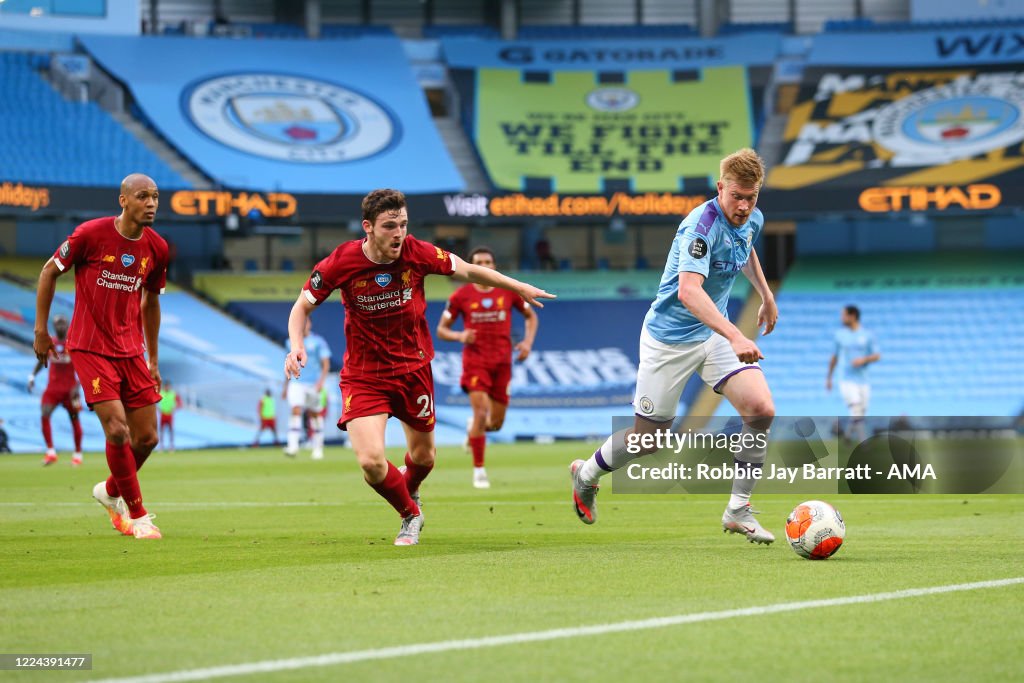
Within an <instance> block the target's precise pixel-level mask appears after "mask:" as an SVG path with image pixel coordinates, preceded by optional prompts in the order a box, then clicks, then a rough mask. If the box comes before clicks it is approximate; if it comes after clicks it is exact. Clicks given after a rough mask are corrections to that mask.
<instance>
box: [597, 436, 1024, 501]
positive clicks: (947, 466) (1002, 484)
mask: <svg viewBox="0 0 1024 683" xmlns="http://www.w3.org/2000/svg"><path fill="white" fill-rule="evenodd" d="M614 422H615V424H614V427H615V431H616V432H617V433H619V434H620V438H623V439H624V444H625V448H626V451H627V453H629V454H631V455H634V456H636V459H635V460H633V461H631V462H629V463H628V464H626V465H625V466H624V467H621V468H620V469H618V470H616V472H615V474H614V475H613V491H614V492H615V493H714V494H721V493H728V492H729V490H730V489H731V487H732V482H733V480H734V479H735V478H736V477H751V478H755V479H757V480H759V483H758V489H757V490H758V493H802V494H807V495H825V494H833V493H957V494H969V493H1022V492H1024V458H1022V452H1024V451H1022V448H1021V445H1022V443H1024V439H1022V433H1021V426H1020V424H1018V421H1017V420H1016V419H1015V418H1007V417H906V416H900V417H881V418H868V419H867V420H866V421H865V422H864V423H863V424H860V425H858V424H856V423H854V424H851V423H849V421H848V419H847V418H838V417H776V418H775V420H774V422H773V424H772V428H771V430H770V431H769V432H768V433H765V432H759V431H756V430H746V429H743V428H742V426H743V425H742V422H741V421H740V420H739V418H692V417H691V418H686V419H685V420H684V419H683V418H680V419H677V420H676V421H675V422H674V423H673V425H672V426H671V428H665V429H657V430H652V431H650V432H646V433H630V434H624V433H622V430H623V429H625V428H626V427H632V425H633V418H632V417H622V418H615V420H614ZM757 450H761V451H765V450H766V451H767V455H766V458H765V461H764V464H763V466H761V467H749V466H748V465H747V464H746V463H745V462H744V461H745V459H746V458H745V454H746V453H749V452H751V451H757Z"/></svg>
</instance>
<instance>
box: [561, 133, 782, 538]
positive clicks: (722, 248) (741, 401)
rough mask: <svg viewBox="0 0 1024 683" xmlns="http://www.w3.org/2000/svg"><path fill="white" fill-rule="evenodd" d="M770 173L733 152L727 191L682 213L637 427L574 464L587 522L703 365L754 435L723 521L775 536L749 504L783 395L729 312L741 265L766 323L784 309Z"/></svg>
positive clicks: (646, 351) (740, 458)
mask: <svg viewBox="0 0 1024 683" xmlns="http://www.w3.org/2000/svg"><path fill="white" fill-rule="evenodd" d="M764 173H765V171H764V161H763V160H762V159H761V157H759V156H758V155H757V152H755V151H754V150H752V149H741V150H739V151H738V152H736V153H734V154H730V155H729V156H727V157H726V158H725V159H723V160H722V163H721V167H720V180H719V181H718V196H717V197H716V198H714V199H712V200H710V201H707V202H704V203H703V204H701V205H700V206H699V207H697V208H696V209H694V210H693V211H692V212H691V213H690V215H688V216H687V217H686V218H685V219H683V222H682V223H680V225H679V230H678V232H677V233H676V237H675V239H674V240H673V241H672V248H671V249H670V250H669V254H668V260H667V262H666V264H665V272H664V273H663V274H662V276H661V285H660V287H659V289H658V296H657V298H656V299H655V300H654V303H653V304H651V309H650V310H649V311H648V312H647V317H646V318H645V319H644V324H643V328H642V329H641V331H640V368H639V370H638V371H637V378H636V394H635V396H634V398H633V409H634V412H635V415H636V417H635V420H634V424H633V427H631V428H629V429H624V430H622V431H620V432H617V433H615V434H613V435H612V436H610V437H608V440H607V441H605V442H604V444H603V445H602V446H601V447H600V448H599V449H598V450H597V451H596V452H595V453H594V454H593V455H592V456H591V457H590V458H589V459H588V460H586V461H583V460H575V461H574V462H573V463H572V465H570V468H569V469H570V472H571V473H572V483H573V505H574V507H575V509H576V514H577V515H578V516H579V518H580V521H582V522H583V523H585V524H593V523H594V521H595V520H596V519H597V506H596V502H597V498H596V496H597V491H598V479H600V478H601V477H602V476H604V475H605V474H607V473H609V472H613V471H615V470H617V469H618V468H620V467H622V466H623V465H625V464H626V463H627V462H629V460H631V459H633V458H634V457H637V455H642V454H644V453H649V452H651V451H650V450H641V451H640V453H630V452H628V451H627V446H626V439H627V438H628V437H629V435H630V434H633V433H637V434H644V433H652V432H654V431H656V430H665V429H669V428H671V425H672V420H673V418H674V417H675V413H676V408H677V406H678V405H679V397H680V395H681V394H682V391H683V387H684V386H685V384H686V381H687V380H688V379H689V378H690V375H692V374H693V373H694V372H697V373H699V374H700V377H701V379H703V380H704V382H705V383H706V384H708V386H711V387H713V388H714V390H715V391H716V392H718V393H720V394H724V395H725V397H726V398H727V399H728V400H729V402H730V403H732V405H733V407H735V408H736V410H737V412H739V414H740V415H741V416H742V418H743V423H744V424H743V432H744V433H745V436H744V441H745V442H746V443H753V444H755V446H754V447H753V448H749V449H746V450H744V451H742V452H741V453H738V454H737V455H736V464H737V468H736V469H737V472H738V473H742V474H744V475H746V476H737V477H736V478H735V479H734V481H733V487H732V495H731V496H730V498H729V503H728V505H727V506H726V509H725V513H724V514H723V515H722V528H723V530H725V531H730V532H733V533H739V534H743V535H744V536H745V537H746V538H748V539H749V540H750V541H751V542H757V543H771V542H772V541H774V540H775V536H773V535H772V534H771V532H769V531H768V530H766V529H765V528H764V527H762V526H761V524H760V523H758V521H757V520H756V519H754V516H753V510H751V507H750V494H751V491H752V490H753V488H754V484H755V482H756V481H757V479H756V478H754V477H753V476H750V473H751V472H752V470H755V469H759V468H761V466H762V465H763V463H764V459H765V453H766V450H767V448H766V446H767V431H768V428H769V427H770V426H771V423H772V419H773V418H774V417H775V405H774V403H773V402H772V395H771V392H770V391H769V390H768V383H767V382H766V381H765V378H764V375H763V374H762V372H761V369H760V367H759V366H758V361H759V360H760V359H762V358H764V356H763V355H762V354H761V351H760V349H758V348H757V344H755V343H754V342H753V341H751V340H750V339H747V338H746V337H745V336H743V333H742V332H740V331H739V329H738V328H737V327H736V326H735V325H733V324H732V323H731V322H729V319H728V318H727V317H726V304H727V302H728V300H729V292H730V291H731V290H732V285H733V281H734V280H735V279H736V274H737V273H739V272H742V273H743V274H744V275H745V276H746V277H747V279H748V280H750V282H751V284H752V285H753V286H754V289H756V290H757V292H758V294H760V295H761V307H760V309H759V310H758V314H757V324H758V327H760V326H761V325H764V334H768V333H770V332H771V331H772V329H774V327H775V321H776V320H777V319H778V315H779V312H778V308H777V307H776V305H775V297H774V296H773V295H772V292H771V290H770V289H769V288H768V283H767V282H766V281H765V278H764V273H763V272H762V271H761V265H760V263H759V262H758V259H757V254H756V253H755V252H754V249H753V244H754V242H755V241H756V240H757V238H758V236H759V235H760V234H761V229H762V228H763V227H764V216H762V215H761V212H760V211H758V210H757V209H756V208H754V207H755V204H757V195H758V192H760V190H761V184H762V183H763V182H764ZM751 370H752V371H753V372H745V371H751ZM746 434H749V435H750V436H746ZM637 445H639V444H637ZM630 450H635V445H634V448H632V449H630Z"/></svg>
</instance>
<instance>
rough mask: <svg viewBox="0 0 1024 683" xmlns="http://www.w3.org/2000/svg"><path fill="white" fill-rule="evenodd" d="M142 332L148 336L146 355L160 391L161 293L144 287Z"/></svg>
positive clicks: (151, 374)
mask: <svg viewBox="0 0 1024 683" xmlns="http://www.w3.org/2000/svg"><path fill="white" fill-rule="evenodd" d="M141 311H142V334H144V335H145V337H146V355H147V356H148V357H149V359H148V360H149V375H150V377H152V378H153V380H154V381H155V382H156V390H157V391H160V387H161V385H162V384H163V381H162V380H161V378H160V295H159V294H158V293H157V292H151V291H149V290H148V289H146V288H145V287H143V288H142V302H141Z"/></svg>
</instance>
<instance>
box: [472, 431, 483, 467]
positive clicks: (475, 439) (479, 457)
mask: <svg viewBox="0 0 1024 683" xmlns="http://www.w3.org/2000/svg"><path fill="white" fill-rule="evenodd" d="M469 448H470V450H471V451H473V467H483V466H484V449H485V448H487V437H486V436H471V437H469Z"/></svg>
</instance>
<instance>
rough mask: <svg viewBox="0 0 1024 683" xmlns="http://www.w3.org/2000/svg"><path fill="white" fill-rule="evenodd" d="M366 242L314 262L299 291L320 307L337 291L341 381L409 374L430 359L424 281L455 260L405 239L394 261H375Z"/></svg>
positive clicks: (348, 245)
mask: <svg viewBox="0 0 1024 683" xmlns="http://www.w3.org/2000/svg"><path fill="white" fill-rule="evenodd" d="M364 241H365V239H363V240H353V241H351V242H345V243H343V244H341V245H339V246H338V248H337V249H335V250H334V252H333V253H332V254H331V255H330V256H328V257H327V258H325V259H324V260H323V261H321V262H320V263H318V264H316V267H315V268H314V269H313V273H312V275H310V277H309V279H308V280H307V281H306V285H305V286H304V287H303V293H304V294H305V296H306V299H307V300H308V301H309V302H310V303H313V304H317V305H319V304H320V303H322V302H324V301H325V300H327V298H328V297H329V296H330V295H331V292H333V291H334V290H335V289H340V290H341V303H342V304H344V306H345V339H346V341H347V344H346V348H345V360H344V366H343V367H342V370H341V376H342V377H343V378H344V377H367V376H369V377H395V376H397V375H404V374H407V373H410V372H413V371H414V370H418V369H419V368H421V367H423V366H424V365H426V364H427V363H429V362H430V361H431V360H432V359H433V358H434V342H433V340H432V339H431V337H430V328H429V327H428V326H427V318H426V310H427V300H426V298H425V297H424V296H423V279H424V278H425V277H426V276H427V275H451V274H452V273H453V272H454V271H455V262H454V261H453V260H452V258H451V255H450V254H449V253H448V252H447V251H445V250H444V249H441V248H440V247H435V246H434V245H433V244H430V243H429V242H421V241H420V240H418V239H416V238H415V237H413V236H412V235H409V236H407V237H406V238H405V241H404V242H403V243H402V252H401V254H400V255H399V257H398V258H397V259H396V260H395V261H394V262H392V263H386V264H380V263H374V262H373V261H371V260H370V259H369V258H367V256H366V254H364V253H363V242H364Z"/></svg>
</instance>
